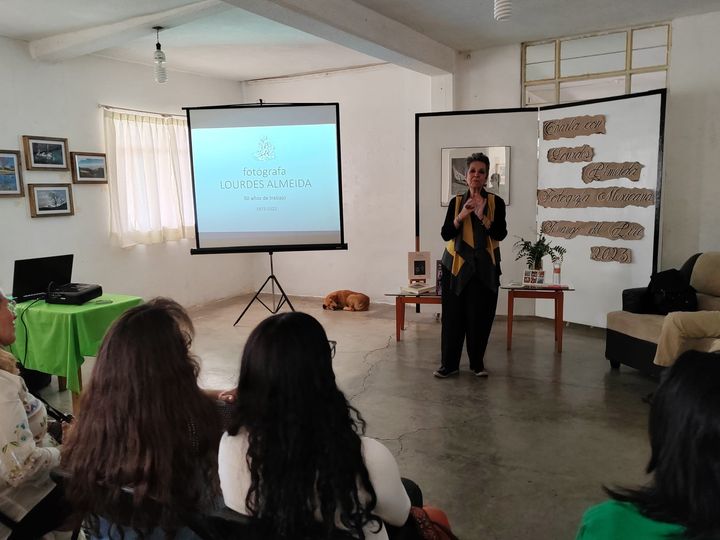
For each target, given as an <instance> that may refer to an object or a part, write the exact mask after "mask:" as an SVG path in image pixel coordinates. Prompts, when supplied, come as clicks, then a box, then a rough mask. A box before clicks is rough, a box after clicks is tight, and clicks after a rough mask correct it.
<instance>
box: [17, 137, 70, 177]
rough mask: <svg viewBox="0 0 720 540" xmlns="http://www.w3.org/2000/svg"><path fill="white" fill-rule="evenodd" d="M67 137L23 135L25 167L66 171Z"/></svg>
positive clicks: (31, 169) (37, 169)
mask: <svg viewBox="0 0 720 540" xmlns="http://www.w3.org/2000/svg"><path fill="white" fill-rule="evenodd" d="M67 146H68V144H67V139H58V138H55V137H34V136H32V135H23V150H24V152H25V168H26V169H27V170H28V171H67V170H68V168H69V167H68V149H67Z"/></svg>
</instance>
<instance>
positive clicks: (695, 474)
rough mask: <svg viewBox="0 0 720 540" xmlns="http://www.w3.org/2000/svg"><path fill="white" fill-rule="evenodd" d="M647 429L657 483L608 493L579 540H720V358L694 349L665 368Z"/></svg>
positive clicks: (583, 525)
mask: <svg viewBox="0 0 720 540" xmlns="http://www.w3.org/2000/svg"><path fill="white" fill-rule="evenodd" d="M648 431H649V435H650V449H651V454H650V461H649V463H648V465H647V468H646V471H647V472H648V473H649V474H652V475H653V477H652V480H651V482H650V483H649V484H648V485H646V486H642V487H638V488H617V489H609V488H605V491H606V492H607V493H608V494H609V495H610V497H612V500H610V501H606V502H604V503H602V504H599V505H597V506H594V507H592V508H590V509H589V510H587V511H586V512H585V515H584V516H583V519H582V523H581V525H580V529H579V531H578V534H577V540H611V539H612V540H667V539H670V538H672V539H676V540H680V539H686V540H695V539H697V540H700V539H716V538H720V512H718V501H720V355H718V354H717V353H705V352H698V351H688V352H686V353H684V354H682V355H681V356H680V357H679V358H678V359H677V361H676V362H675V364H674V365H673V366H672V367H671V368H669V369H668V370H667V371H665V373H664V374H663V379H662V382H661V383H660V386H659V387H658V389H657V391H656V392H655V395H654V397H653V400H652V405H651V408H650V419H649V429H648Z"/></svg>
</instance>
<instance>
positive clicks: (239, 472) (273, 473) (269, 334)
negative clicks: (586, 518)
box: [218, 312, 410, 540]
mask: <svg viewBox="0 0 720 540" xmlns="http://www.w3.org/2000/svg"><path fill="white" fill-rule="evenodd" d="M331 359H332V353H331V348H330V345H329V344H328V339H327V335H326V334H325V330H324V329H323V327H322V325H321V324H320V323H319V322H318V321H317V320H316V319H314V318H313V317H311V316H310V315H307V314H305V313H297V312H295V313H281V314H279V315H274V316H272V317H269V318H267V319H265V320H264V321H263V322H261V323H260V324H259V325H258V326H257V327H256V328H255V330H253V331H252V333H251V334H250V337H249V338H248V341H247V343H246V345H245V349H244V351H243V355H242V365H241V366H240V379H239V382H238V389H237V401H236V402H235V403H236V404H235V409H234V410H233V418H232V419H231V421H230V427H229V429H228V432H227V433H226V434H225V435H223V438H222V441H221V442H220V454H219V458H218V466H219V474H220V484H221V487H222V494H223V497H224V499H225V504H226V505H227V506H228V507H229V508H231V509H233V510H235V511H236V512H239V513H241V514H245V515H249V516H253V517H255V518H257V519H258V520H259V523H261V524H264V526H265V527H267V529H264V533H265V534H264V536H263V538H284V539H295V538H304V537H305V535H308V534H312V537H313V538H317V539H321V538H330V537H331V536H332V534H333V532H334V530H335V529H336V528H340V529H345V530H347V531H350V532H351V533H352V534H353V535H354V536H355V537H356V538H364V539H365V540H370V539H373V540H387V538H388V533H387V529H386V527H385V525H384V523H385V524H390V525H393V526H397V527H401V526H403V525H404V524H405V523H406V521H407V520H408V516H409V512H410V500H409V498H408V495H407V493H406V492H405V488H404V487H403V484H402V482H401V480H400V472H399V471H398V466H397V463H396V462H395V458H394V457H393V455H392V454H391V453H390V451H389V450H388V449H387V448H385V446H383V445H382V444H381V443H379V442H378V441H376V440H374V439H370V438H368V437H363V436H362V433H363V431H364V430H365V421H364V420H363V419H362V417H361V416H360V413H359V412H358V411H357V410H356V409H355V408H354V407H352V406H351V405H350V404H349V403H348V401H347V399H346V398H345V395H344V394H343V393H342V391H341V390H340V389H339V388H338V387H337V384H336V383H335V374H334V373H333V369H332V362H331Z"/></svg>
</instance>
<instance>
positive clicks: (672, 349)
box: [605, 252, 720, 375]
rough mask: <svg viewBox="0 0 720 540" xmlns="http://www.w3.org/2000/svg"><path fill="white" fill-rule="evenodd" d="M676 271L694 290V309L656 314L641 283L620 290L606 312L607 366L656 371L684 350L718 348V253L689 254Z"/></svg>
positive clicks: (651, 372) (657, 373) (719, 348)
mask: <svg viewBox="0 0 720 540" xmlns="http://www.w3.org/2000/svg"><path fill="white" fill-rule="evenodd" d="M680 272H681V273H682V274H683V276H685V277H686V279H687V282H688V283H689V284H690V285H691V286H692V287H694V288H695V290H696V291H697V301H698V312H672V313H669V314H668V315H657V314H654V313H652V311H653V306H652V299H651V297H650V294H649V293H648V290H647V287H640V288H633V289H626V290H624V291H623V297H622V302H623V304H622V306H623V309H622V311H612V312H610V313H608V314H607V334H606V339H605V357H606V358H607V359H608V360H609V361H610V365H611V367H612V368H613V369H618V368H619V367H620V364H625V365H627V366H629V367H632V368H635V369H638V370H640V371H642V372H644V373H647V374H649V375H659V373H660V371H661V370H662V368H663V367H664V366H670V365H672V363H673V362H674V361H675V359H676V358H677V356H678V355H679V354H680V353H682V352H684V351H685V350H689V349H695V350H699V351H714V350H720V252H707V253H698V254H696V255H693V256H692V257H690V258H689V259H688V260H687V261H686V262H685V264H683V266H682V267H681V268H680ZM658 344H660V345H659V346H658Z"/></svg>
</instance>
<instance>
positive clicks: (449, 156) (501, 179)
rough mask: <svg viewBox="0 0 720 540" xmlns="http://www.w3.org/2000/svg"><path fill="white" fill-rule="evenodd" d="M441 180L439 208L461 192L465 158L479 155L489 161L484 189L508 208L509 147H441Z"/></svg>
mask: <svg viewBox="0 0 720 540" xmlns="http://www.w3.org/2000/svg"><path fill="white" fill-rule="evenodd" d="M440 152H441V166H442V175H441V176H442V181H441V187H440V189H441V191H440V206H447V205H448V204H450V201H451V200H452V199H453V198H454V197H455V195H458V194H462V193H465V192H466V191H467V189H468V186H467V183H466V182H465V173H466V172H467V165H466V163H465V162H466V160H467V158H468V156H470V155H472V154H477V153H479V152H482V153H483V154H485V155H486V156H487V157H488V159H489V160H490V170H489V171H488V179H487V183H486V184H485V189H486V190H487V191H488V192H490V193H494V194H495V195H499V196H500V197H502V199H503V200H504V201H505V204H506V205H507V206H510V147H509V146H462V147H458V148H442V149H441V150H440Z"/></svg>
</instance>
